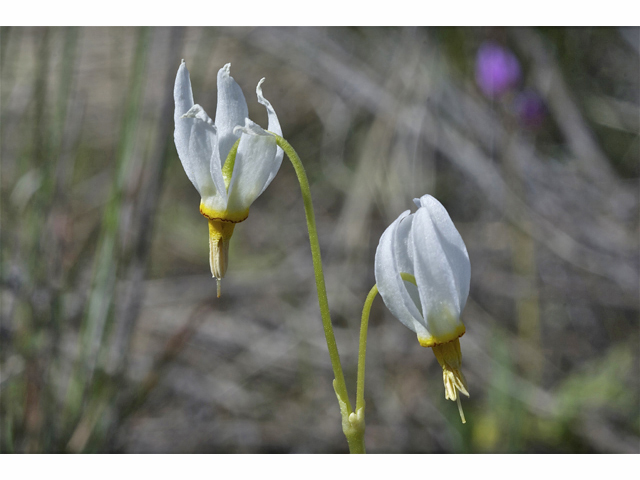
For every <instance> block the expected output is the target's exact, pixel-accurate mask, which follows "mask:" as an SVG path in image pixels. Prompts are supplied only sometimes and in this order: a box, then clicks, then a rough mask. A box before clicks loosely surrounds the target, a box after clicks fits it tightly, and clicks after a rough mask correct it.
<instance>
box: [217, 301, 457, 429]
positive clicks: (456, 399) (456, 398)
mask: <svg viewBox="0 0 640 480" xmlns="http://www.w3.org/2000/svg"><path fill="white" fill-rule="evenodd" d="M218 296H220V295H218ZM456 400H457V402H458V412H460V420H462V423H467V420H466V419H465V418H464V412H463V411H462V403H461V402H460V395H458V398H456Z"/></svg>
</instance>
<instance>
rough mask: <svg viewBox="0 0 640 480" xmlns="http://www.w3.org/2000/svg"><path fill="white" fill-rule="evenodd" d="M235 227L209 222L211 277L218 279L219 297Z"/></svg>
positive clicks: (226, 223)
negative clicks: (221, 280)
mask: <svg viewBox="0 0 640 480" xmlns="http://www.w3.org/2000/svg"><path fill="white" fill-rule="evenodd" d="M235 226H236V224H235V223H229V222H221V221H216V220H209V264H210V266H211V275H212V276H213V277H214V278H216V279H218V297H219V296H220V279H221V278H222V277H224V274H225V273H226V271H227V265H228V263H229V241H230V240H231V235H233V229H234V228H235Z"/></svg>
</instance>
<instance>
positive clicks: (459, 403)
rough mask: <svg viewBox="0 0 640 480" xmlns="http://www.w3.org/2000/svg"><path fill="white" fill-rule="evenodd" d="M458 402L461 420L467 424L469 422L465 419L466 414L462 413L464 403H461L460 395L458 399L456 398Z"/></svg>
mask: <svg viewBox="0 0 640 480" xmlns="http://www.w3.org/2000/svg"><path fill="white" fill-rule="evenodd" d="M456 401H457V402H458V412H460V420H462V423H467V421H466V420H465V418H464V412H463V411H462V402H460V395H458V398H456Z"/></svg>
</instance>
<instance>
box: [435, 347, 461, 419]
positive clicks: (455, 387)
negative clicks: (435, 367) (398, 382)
mask: <svg viewBox="0 0 640 480" xmlns="http://www.w3.org/2000/svg"><path fill="white" fill-rule="evenodd" d="M433 353H434V354H435V356H436V358H437V359H438V363H439V364H440V366H442V380H443V381H444V396H445V398H446V399H447V400H453V401H454V402H458V411H459V412H460V419H461V420H462V423H466V420H465V418H464V413H463V411H462V404H461V403H460V395H459V394H460V393H462V394H463V395H466V396H467V397H468V396H469V391H468V390H467V381H466V380H465V378H464V375H463V374H462V372H461V371H460V368H461V366H462V353H461V352H460V341H459V340H458V339H457V338H456V339H455V340H452V341H451V342H447V343H443V344H440V345H435V346H434V347H433Z"/></svg>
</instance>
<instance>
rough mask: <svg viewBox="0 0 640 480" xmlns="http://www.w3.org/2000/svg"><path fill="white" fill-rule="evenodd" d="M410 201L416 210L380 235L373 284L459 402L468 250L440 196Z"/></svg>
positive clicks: (448, 393)
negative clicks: (432, 360)
mask: <svg viewBox="0 0 640 480" xmlns="http://www.w3.org/2000/svg"><path fill="white" fill-rule="evenodd" d="M414 202H415V204H416V205H417V206H418V210H417V211H416V213H414V214H410V213H409V210H407V211H406V212H403V213H402V214H401V215H400V216H399V217H398V218H397V219H396V221H395V222H393V223H392V224H391V225H390V226H389V227H388V228H387V229H386V230H385V232H384V233H383V234H382V237H381V238H380V244H379V245H378V249H377V251H376V260H375V275H376V284H377V286H378V290H379V292H380V295H381V296H382V300H383V301H384V303H385V305H386V306H387V308H388V309H389V310H390V311H391V313H392V314H393V315H394V316H395V317H396V318H398V320H400V321H401V322H402V323H403V324H404V325H406V326H407V327H408V328H410V329H411V330H413V331H414V332H415V333H416V334H417V335H418V341H419V342H420V344H421V345H422V346H423V347H432V348H433V352H434V353H435V355H436V358H437V359H438V362H439V363H440V365H441V366H442V369H443V379H444V384H445V397H446V398H447V399H450V400H454V401H458V405H460V402H459V397H458V391H459V392H461V393H463V394H465V395H467V396H469V393H468V391H467V388H466V381H465V379H464V376H463V375H462V372H461V371H460V366H461V361H462V356H461V353H460V342H459V340H458V338H459V337H461V336H462V335H463V334H464V332H465V327H464V325H463V323H462V321H461V320H460V314H461V312H462V310H463V309H464V306H465V304H466V303H467V297H468V296H469V283H470V279H471V264H470V262H469V254H468V253H467V248H466V247H465V245H464V242H463V241H462V237H460V234H459V233H458V230H456V227H455V226H454V225H453V222H452V221H451V218H450V217H449V214H448V213H447V211H446V210H445V208H444V207H443V206H442V204H441V203H440V202H438V201H437V200H436V199H435V198H433V197H432V196H430V195H424V196H423V197H422V198H420V199H415V200H414ZM402 274H404V275H402ZM403 277H404V279H403ZM460 414H461V416H462V410H460ZM462 418H463V421H464V417H463V416H462Z"/></svg>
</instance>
